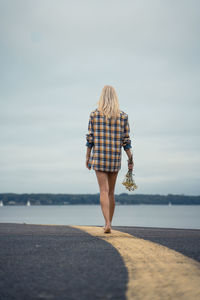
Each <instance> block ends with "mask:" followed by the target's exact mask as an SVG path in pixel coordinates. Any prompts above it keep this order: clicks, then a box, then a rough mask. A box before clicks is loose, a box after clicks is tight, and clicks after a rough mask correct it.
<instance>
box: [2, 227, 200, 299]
mask: <svg viewBox="0 0 200 300" xmlns="http://www.w3.org/2000/svg"><path fill="white" fill-rule="evenodd" d="M0 243H1V247H0V266H1V272H0V299H6V300H9V299H19V300H23V299H30V300H31V299H59V300H62V299H63V300H64V299H65V300H66V299H80V300H82V299H83V300H84V299H87V300H90V299H92V300H93V299H103V300H104V299H120V300H121V299H122V300H123V299H134V300H137V299H170V297H172V296H173V299H191V300H192V299H197V297H199V295H200V288H199V280H200V251H199V250H200V230H183V229H166V228H142V227H124V226H113V227H112V232H111V234H104V233H103V229H102V227H101V226H89V225H88V226H73V225H71V226H65V225H34V224H15V223H0ZM188 297H189V298H188ZM171 299H172V298H171Z"/></svg>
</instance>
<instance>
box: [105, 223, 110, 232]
mask: <svg viewBox="0 0 200 300" xmlns="http://www.w3.org/2000/svg"><path fill="white" fill-rule="evenodd" d="M104 233H111V225H106V226H105V227H104Z"/></svg>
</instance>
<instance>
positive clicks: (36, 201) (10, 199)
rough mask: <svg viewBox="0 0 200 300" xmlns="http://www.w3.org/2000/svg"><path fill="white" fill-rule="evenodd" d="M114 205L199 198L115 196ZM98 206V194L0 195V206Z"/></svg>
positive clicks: (197, 201)
mask: <svg viewBox="0 0 200 300" xmlns="http://www.w3.org/2000/svg"><path fill="white" fill-rule="evenodd" d="M115 202H116V205H169V206H170V205H200V196H199V195H198V196H195V195H184V194H168V195H160V194H135V193H134V192H131V193H122V194H119V195H118V194H115ZM86 204H87V205H99V204H100V194H99V193H97V194H61V193H60V194H51V193H30V194H28V193H24V194H17V193H0V206H7V205H9V206H10V205H16V206H18V205H20V206H21V205H86Z"/></svg>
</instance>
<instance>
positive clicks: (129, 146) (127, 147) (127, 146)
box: [124, 144, 132, 150]
mask: <svg viewBox="0 0 200 300" xmlns="http://www.w3.org/2000/svg"><path fill="white" fill-rule="evenodd" d="M130 148H132V146H131V145H130V144H127V145H126V146H124V150H127V149H130Z"/></svg>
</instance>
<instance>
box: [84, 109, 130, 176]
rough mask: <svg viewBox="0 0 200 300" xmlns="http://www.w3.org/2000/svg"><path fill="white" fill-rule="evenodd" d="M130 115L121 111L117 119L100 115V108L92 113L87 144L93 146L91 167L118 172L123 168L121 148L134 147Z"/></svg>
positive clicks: (90, 160) (90, 159) (89, 164)
mask: <svg viewBox="0 0 200 300" xmlns="http://www.w3.org/2000/svg"><path fill="white" fill-rule="evenodd" d="M129 133H130V127H129V121H128V115H127V114H126V113H125V112H123V111H120V116H119V117H118V118H117V119H116V120H115V121H111V120H108V121H107V122H106V120H105V117H104V116H102V115H100V112H99V110H98V109H95V110H94V111H92V112H91V113H90V116H89V122H88V133H87V134H86V141H87V142H86V146H87V147H89V148H92V151H91V154H90V158H89V163H88V166H89V168H92V169H94V170H99V171H108V172H116V171H119V170H120V169H121V148H122V147H123V148H124V150H126V149H129V148H132V146H131V140H130V136H129Z"/></svg>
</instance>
